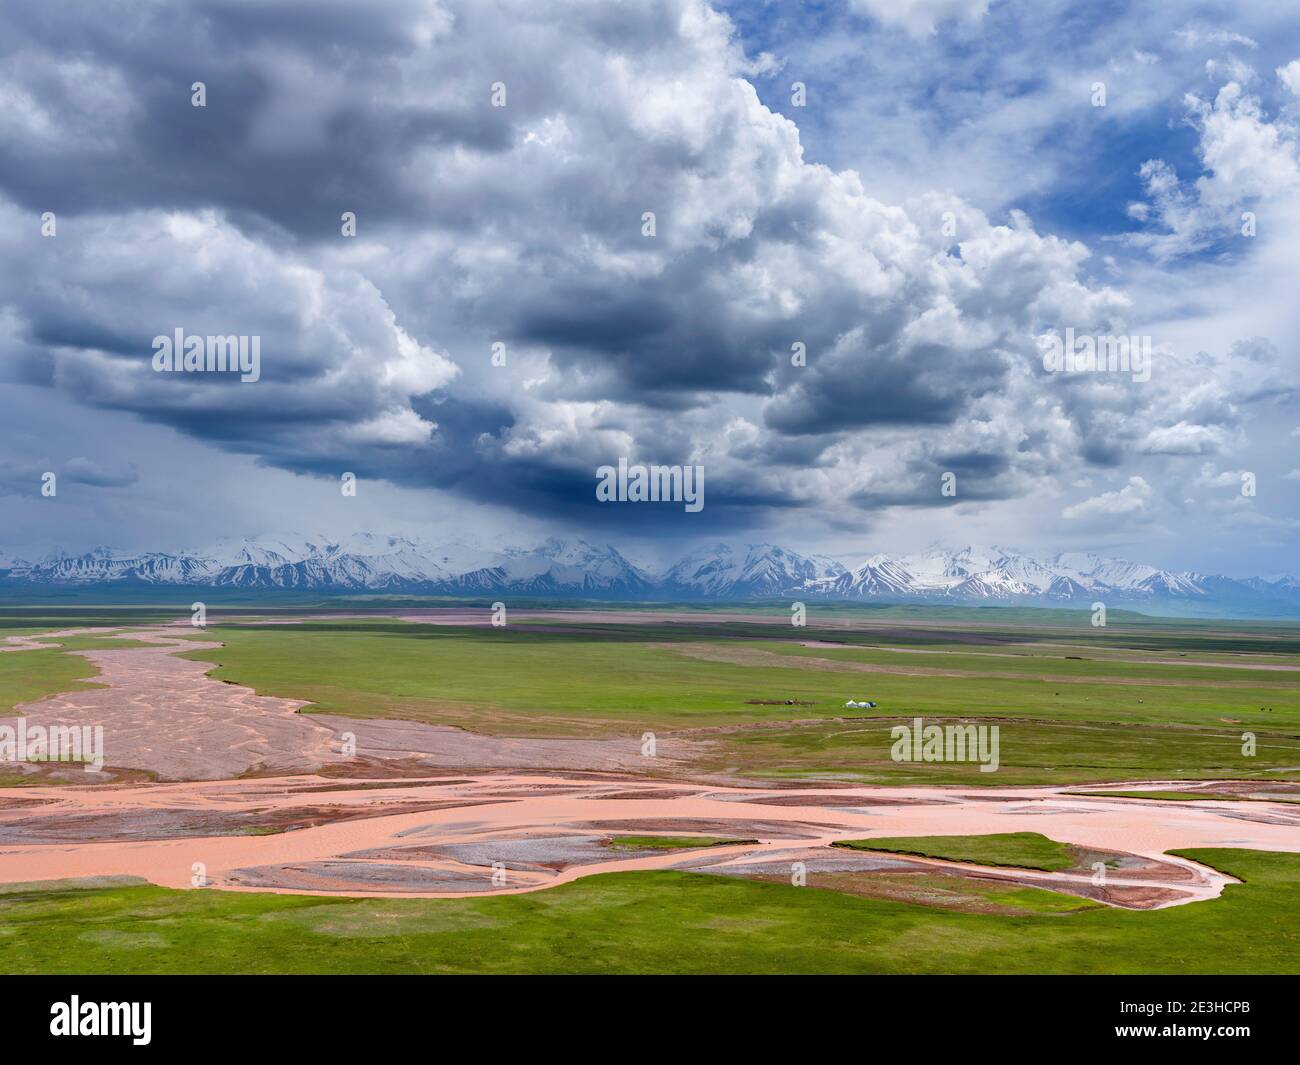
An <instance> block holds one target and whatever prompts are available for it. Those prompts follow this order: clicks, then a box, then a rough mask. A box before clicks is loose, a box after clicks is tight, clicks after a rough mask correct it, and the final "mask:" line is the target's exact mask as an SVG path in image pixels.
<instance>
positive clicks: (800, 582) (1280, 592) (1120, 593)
mask: <svg viewBox="0 0 1300 1065" xmlns="http://www.w3.org/2000/svg"><path fill="white" fill-rule="evenodd" d="M100 584H114V585H117V586H125V585H137V586H149V585H176V586H185V587H212V588H228V589H248V590H250V591H259V590H260V591H266V592H274V591H277V590H290V591H319V592H326V593H328V592H354V593H355V592H364V591H374V592H406V593H421V594H430V595H460V596H484V595H497V594H506V593H511V594H516V595H537V596H553V597H565V596H568V597H575V598H589V599H611V600H612V599H622V600H661V601H662V600H678V601H680V600H744V599H772V598H789V597H800V598H805V599H814V600H841V601H850V602H851V601H860V600H875V601H880V602H918V603H956V604H961V603H987V604H1004V605H1027V606H1031V605H1054V606H1075V607H1086V606H1088V605H1090V604H1091V603H1092V602H1094V601H1097V600H1100V601H1103V602H1105V603H1106V604H1107V605H1108V606H1131V607H1134V608H1136V609H1147V610H1149V611H1151V612H1155V613H1175V614H1199V615H1217V616H1224V617H1230V616H1269V617H1285V616H1292V615H1300V579H1297V578H1296V577H1294V576H1288V577H1281V578H1275V579H1265V578H1261V577H1251V578H1244V579H1238V578H1231V577H1222V576H1214V575H1210V574H1202V573H1175V572H1171V571H1168V570H1162V569H1157V568H1156V567H1154V566H1148V565H1143V564H1141V563H1136V562H1127V561H1124V560H1122V559H1116V558H1102V557H1099V556H1097V555H1092V554H1077V553H1065V554H1058V555H1055V556H1052V557H1050V558H1038V557H1034V556H1032V555H1028V554H1024V553H1022V552H1017V551H1010V550H1005V549H1002V548H997V547H989V548H977V547H965V548H962V549H960V550H948V549H944V548H939V547H934V548H931V549H929V550H927V551H923V552H920V553H917V554H910V555H882V554H876V555H872V556H871V557H869V558H867V559H866V560H865V561H864V562H862V563H861V564H860V565H857V566H855V567H852V568H850V567H849V566H845V565H844V564H843V563H841V562H838V561H836V560H835V559H833V558H828V557H826V556H823V555H802V554H799V553H797V552H795V551H792V550H790V549H789V548H785V547H778V546H775V545H773V544H749V545H744V546H733V545H729V544H725V543H719V544H712V545H709V546H707V547H702V548H698V549H696V550H694V551H691V552H690V553H688V554H687V555H685V556H684V557H683V558H681V559H679V560H678V561H677V562H675V563H674V564H673V565H671V566H669V567H668V568H667V569H666V570H664V571H663V572H662V573H652V572H650V571H648V570H646V569H643V568H641V567H639V566H637V565H635V564H633V563H632V562H630V561H629V560H628V559H627V558H625V557H624V556H623V555H622V554H620V553H619V552H618V551H617V550H616V549H615V548H613V547H609V546H605V547H596V546H593V545H591V544H589V543H587V542H586V541H583V540H578V539H570V540H561V539H550V540H547V541H546V542H545V543H544V544H542V545H540V546H539V547H534V548H521V547H504V548H492V547H486V546H482V545H467V544H463V543H442V544H431V543H423V542H420V541H417V540H413V539H409V538H405V537H400V536H377V535H375V534H373V533H361V534H358V535H357V536H354V537H351V538H349V539H347V540H344V541H341V542H340V541H333V540H330V539H329V538H327V537H322V536H314V537H313V536H276V537H262V538H258V539H239V540H219V541H217V542H216V543H215V544H212V545H210V546H209V547H206V548H203V549H199V550H195V551H181V552H177V553H165V552H145V553H121V552H114V551H111V550H109V549H108V548H98V549H96V550H94V551H90V552H88V553H86V554H83V555H64V554H54V555H50V556H47V557H46V558H43V559H41V560H39V561H35V562H31V561H25V560H21V559H16V558H12V557H9V556H7V555H0V593H4V592H8V593H10V594H22V592H24V591H26V592H32V591H34V590H37V589H39V588H41V587H45V586H62V587H77V586H91V585H100Z"/></svg>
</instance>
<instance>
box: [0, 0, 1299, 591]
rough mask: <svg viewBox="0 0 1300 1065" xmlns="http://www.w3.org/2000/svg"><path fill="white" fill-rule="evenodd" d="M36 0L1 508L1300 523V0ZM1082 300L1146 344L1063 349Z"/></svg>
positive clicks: (1131, 550)
mask: <svg viewBox="0 0 1300 1065" xmlns="http://www.w3.org/2000/svg"><path fill="white" fill-rule="evenodd" d="M1288 8H1289V10H1288ZM0 22H2V23H3V30H4V32H3V33H0V445H2V446H0V556H6V555H9V556H16V557H25V558H35V557H42V556H44V555H47V554H49V553H51V552H54V551H60V550H61V551H73V552H75V551H83V550H87V549H89V548H91V547H94V546H98V545H108V546H112V547H115V548H117V549H123V550H177V549H182V548H192V547H198V546H200V545H202V544H205V543H208V542H211V541H213V540H215V539H217V538H218V537H226V536H233V537H240V536H258V535H264V534H270V533H281V532H286V531H299V532H307V531H311V532H318V531H319V532H323V533H325V534H326V535H331V536H336V537H339V538H343V537H345V536H347V535H349V534H351V533H353V532H357V531H363V530H366V531H372V532H380V533H396V534H399V535H410V536H418V537H421V538H424V539H430V540H437V539H438V538H439V537H455V538H456V539H458V540H461V541H466V540H470V541H481V542H485V543H486V542H514V543H531V542H536V541H538V540H540V539H542V538H544V537H546V536H550V535H576V536H580V537H583V538H585V539H587V540H590V541H592V542H594V543H606V542H609V543H614V544H616V545H618V546H619V547H620V549H623V550H625V551H627V553H629V555H630V556H633V557H637V558H640V559H645V560H649V561H654V560H666V559H671V558H672V557H675V556H676V555H679V554H681V553H682V552H683V551H684V550H686V548H687V547H689V546H692V545H694V544H697V543H700V542H705V541H709V540H718V539H727V540H737V541H742V542H743V541H750V542H775V543H781V544H785V545H787V546H789V547H792V548H794V549H796V550H801V551H805V552H813V551H817V552H821V553H825V554H830V555H833V556H835V557H838V558H841V559H843V560H845V561H849V562H855V561H860V560H861V559H863V558H865V557H867V556H868V555H871V554H874V553H876V552H881V551H883V552H899V551H906V550H910V549H915V548H917V547H918V546H924V545H927V544H931V543H938V544H946V545H949V546H961V545H964V544H970V543H975V544H1001V545H1004V546H1010V547H1016V548H1020V549H1023V550H1027V551H1033V552H1038V553H1055V552H1058V551H1077V550H1089V551H1097V552H1098V553H1102V554H1113V555H1119V556H1122V557H1127V558H1132V559H1135V560H1139V561H1143V562H1149V563H1152V564H1155V565H1161V566H1165V567H1168V568H1173V569H1192V570H1198V571H1202V572H1217V573H1226V574H1229V575H1233V576H1247V575H1255V574H1264V575H1276V574H1281V573H1288V572H1290V573H1294V572H1297V571H1300V565H1297V563H1296V561H1295V558H1296V548H1297V545H1298V544H1300V396H1298V391H1297V390H1298V389H1300V352H1298V349H1297V341H1296V337H1297V336H1298V335H1300V300H1297V298H1296V293H1297V272H1298V271H1297V265H1298V264H1300V252H1298V251H1297V249H1300V8H1296V7H1295V6H1294V5H1285V4H1277V3H1274V2H1257V0H1231V2H1223V3H1220V2H1188V3H1180V4H1176V5H1171V4H1156V3H1123V2H1116V0H1110V2H1101V3H1091V4H1087V5H1078V4H1068V3H1064V2H1056V0H820V2H816V3H794V2H784V0H772V2H762V0H743V2H742V0H735V2H730V0H714V2H713V3H712V4H710V3H706V2H704V0H625V2H622V3H619V4H617V5H614V4H609V3H607V2H605V0H368V2H366V3H359V2H352V3H340V2H332V0H310V2H308V0H165V2H164V0H138V2H129V3H128V2H112V0H82V2H79V3H78V2H70V0H11V2H10V3H8V4H6V5H5V10H4V12H3V14H0ZM650 216H652V224H651V221H650ZM178 329H180V330H182V331H183V335H184V336H198V337H205V336H244V337H249V338H253V337H256V338H258V343H259V345H260V347H259V352H260V363H259V366H258V372H257V375H256V376H257V380H248V381H242V380H240V378H239V375H237V374H232V373H230V372H228V371H219V370H217V371H212V372H185V371H183V370H178V371H175V372H172V371H169V370H167V369H165V368H164V369H161V370H160V369H159V368H158V367H157V359H156V358H155V353H156V351H157V350H158V349H157V346H156V344H155V338H157V337H160V336H162V337H171V336H173V335H174V333H175V331H176V330H178ZM1067 331H1068V332H1067ZM1067 336H1068V337H1072V338H1075V342H1076V343H1078V338H1084V341H1083V342H1084V343H1094V344H1095V343H1107V344H1108V343H1111V338H1116V337H1124V338H1133V339H1132V345H1133V348H1134V350H1136V351H1149V353H1150V355H1149V362H1148V363H1147V364H1145V368H1144V370H1143V368H1141V367H1139V366H1138V364H1137V363H1134V364H1132V365H1129V366H1127V368H1126V367H1125V366H1123V365H1121V366H1119V367H1116V368H1115V369H1110V368H1106V369H1104V370H1087V369H1077V368H1076V369H1073V370H1071V369H1070V368H1069V367H1068V366H1062V365H1060V364H1059V360H1058V362H1057V363H1052V361H1051V359H1050V358H1045V355H1044V353H1045V352H1051V351H1052V350H1054V349H1053V348H1052V344H1053V341H1054V340H1055V341H1057V342H1058V346H1057V349H1055V350H1060V344H1063V343H1064V340H1065V338H1067ZM620 459H624V460H626V461H627V462H628V463H629V464H631V465H634V466H635V465H637V464H644V465H650V464H659V465H668V466H682V467H687V466H694V467H700V468H702V469H703V471H704V483H705V494H704V505H703V507H702V508H699V509H697V510H688V509H686V508H685V507H683V506H682V505H680V504H673V503H663V502H660V503H639V502H634V501H624V502H619V501H608V502H602V501H601V500H600V499H598V498H597V492H596V490H595V489H596V485H597V483H598V479H599V478H598V473H597V471H598V470H599V469H600V468H601V467H602V466H606V465H615V466H616V465H617V464H618V462H619V460H620ZM49 473H53V474H54V475H55V482H54V483H55V485H56V491H55V493H54V494H53V495H50V494H47V493H43V491H42V488H43V485H44V484H46V482H47V478H46V476H45V475H46V474H49ZM345 473H351V474H353V475H354V476H355V478H356V492H355V494H354V495H345V494H344V493H343V491H342V490H341V482H342V478H343V475H344V474H345Z"/></svg>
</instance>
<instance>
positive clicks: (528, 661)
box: [189, 620, 1300, 785]
mask: <svg viewBox="0 0 1300 1065" xmlns="http://www.w3.org/2000/svg"><path fill="white" fill-rule="evenodd" d="M1095 631H1096V630H1091V629H1088V628H1086V627H1082V626H1081V627H1079V628H1077V629H1075V630H1071V631H1070V633H1069V636H1070V638H1071V639H1073V640H1075V641H1077V643H1078V645H1079V646H1080V647H1081V648H1082V649H1083V650H1084V653H1087V649H1088V648H1089V647H1090V646H1092V643H1090V641H1095V640H1097V639H1101V640H1104V641H1105V642H1106V645H1107V646H1108V647H1114V640H1115V634H1114V633H1110V632H1107V633H1104V634H1103V636H1102V637H1095V636H1094V635H1093V633H1094V632H1095ZM208 635H209V636H210V637H212V638H215V639H218V640H221V641H222V642H223V643H224V644H225V646H224V647H222V648H218V649H213V650H203V651H196V652H193V653H192V654H191V655H189V657H191V658H194V659H197V660H200V661H205V662H213V663H215V664H216V668H215V669H214V670H213V671H212V675H213V676H214V677H216V678H218V679H220V680H225V681H230V682H233V683H237V684H246V685H249V686H251V687H253V688H255V689H257V690H258V691H259V692H262V693H264V694H268V695H277V696H284V697H293V698H303V699H308V700H310V701H311V703H312V704H313V705H312V706H311V707H310V708H309V711H310V712H322V713H324V712H327V713H335V714H344V715H351V716H358V717H395V718H404V719H410V720H418V721H428V722H433V723H439V724H450V725H456V726H459V727H463V728H468V729H473V730H476V731H481V732H489V733H496V734H503V735H559V734H567V735H604V736H609V735H629V734H633V735H637V736H639V735H640V734H641V732H642V731H643V730H646V729H649V730H652V731H656V732H662V733H670V732H674V731H680V730H690V729H697V728H718V727H722V728H723V729H724V730H726V731H723V732H721V733H713V734H710V735H709V736H708V738H709V740H710V741H711V744H712V746H711V748H710V754H709V756H708V758H709V763H708V764H707V765H706V766H704V768H707V769H709V770H712V771H719V772H722V771H727V770H737V771H741V772H743V773H745V774H747V775H751V776H772V777H778V778H784V777H788V778H825V779H844V780H854V781H862V782H869V783H899V784H912V783H944V782H960V783H965V784H975V785H994V784H997V785H1005V784H1056V783H1099V782H1106V781H1112V780H1132V779H1142V778H1150V777H1153V776H1154V777H1160V778H1168V779H1194V778H1208V777H1233V778H1251V777H1262V778H1263V779H1271V780H1287V779H1296V778H1300V771H1297V770H1296V768H1295V767H1300V674H1292V673H1289V672H1286V671H1280V670H1273V669H1252V668H1233V669H1228V668H1215V667H1213V666H1211V665H1198V664H1196V663H1197V661H1198V658H1197V656H1199V655H1202V654H1204V655H1222V654H1223V653H1224V648H1225V646H1227V645H1232V644H1234V642H1235V641H1236V640H1237V639H1238V638H1239V636H1238V634H1228V635H1225V636H1223V637H1213V638H1212V637H1210V636H1204V635H1202V636H1199V637H1196V639H1199V640H1200V641H1201V642H1202V643H1204V644H1206V645H1207V646H1206V648H1205V650H1204V651H1203V652H1188V658H1189V660H1190V661H1191V664H1189V665H1184V664H1183V661H1184V660H1183V659H1182V658H1179V659H1178V663H1179V664H1177V665H1170V666H1162V665H1158V664H1137V663H1130V662H1124V661H1114V660H1111V659H1096V660H1088V659H1082V660H1074V659H1070V660H1067V659H1065V658H1064V656H1063V654H1062V651H1061V648H1060V646H1059V642H1060V640H1061V638H1062V633H1061V631H1060V630H1059V629H1056V630H1052V631H1051V632H1050V633H1049V634H1048V635H1039V634H1037V633H1035V632H1033V631H1030V630H1025V629H1020V630H1011V629H1006V628H1003V629H999V630H994V631H990V632H987V633H986V632H983V631H982V630H981V631H979V632H977V633H975V634H974V636H973V635H972V633H971V632H970V631H967V630H963V631H962V632H961V633H958V634H956V635H958V636H960V637H961V638H962V639H964V640H967V641H969V640H970V639H972V638H979V639H986V640H991V641H992V640H996V641H1008V640H1011V639H1013V638H1014V640H1015V641H1016V642H1015V644H1014V647H1015V648H1016V650H1017V652H1018V653H1019V654H1022V655H1023V656H1024V657H1023V658H1019V657H1018V658H1004V657H993V656H992V655H984V656H982V657H981V656H979V655H976V654H972V653H969V652H970V651H971V650H972V648H971V647H970V646H969V645H968V644H956V643H954V633H953V632H944V631H940V630H935V631H934V632H932V633H929V634H918V633H916V632H915V631H913V630H906V631H903V632H894V633H892V634H891V633H889V632H881V631H873V632H871V633H864V632H862V631H860V630H855V631H853V632H845V631H844V630H842V629H837V630H830V629H825V630H818V629H815V628H808V629H803V630H799V633H798V636H797V638H792V637H791V636H790V635H789V634H788V630H784V629H781V628H776V627H773V626H766V625H754V624H738V623H725V624H718V623H712V624H697V623H683V622H678V623H674V624H662V625H645V624H638V625H632V624H628V625H619V624H601V625H591V624H584V625H563V624H547V625H545V626H543V625H540V624H533V625H526V624H525V625H518V626H512V627H510V628H506V629H490V628H482V627H477V628H475V627H454V626H440V625H423V624H410V623H404V622H397V621H391V620H347V621H344V620H339V621H310V622H305V623H303V624H300V625H286V626H276V627H275V628H274V629H270V628H267V627H261V626H255V625H239V624H229V625H220V626H217V627H215V628H212V629H210V630H209V633H208ZM846 637H848V638H857V639H870V640H872V641H873V642H874V643H879V642H880V641H881V640H882V639H894V640H897V641H899V646H903V645H904V643H912V644H915V642H916V641H917V640H918V639H928V638H932V639H934V640H935V641H937V644H938V645H939V646H948V645H951V646H952V647H953V649H954V651H955V652H957V653H952V654H904V653H890V652H888V651H868V650H861V651H857V650H854V651H851V652H849V654H848V655H843V654H842V655H841V656H840V657H839V658H833V657H829V655H831V654H834V653H835V652H828V651H826V650H824V649H821V648H806V647H802V646H801V642H802V641H805V640H830V639H838V640H844V639H845V638H846ZM1132 639H1133V640H1134V641H1138V640H1142V641H1146V642H1150V640H1151V634H1150V633H1145V632H1144V633H1142V634H1139V635H1135V636H1134V637H1132ZM1251 639H1252V641H1254V642H1256V643H1262V644H1266V645H1268V646H1269V647H1270V648H1271V650H1272V653H1271V654H1270V656H1269V657H1270V658H1274V657H1279V656H1280V657H1282V658H1283V659H1284V660H1285V661H1290V662H1300V638H1298V637H1296V636H1295V635H1294V634H1292V635H1289V636H1288V635H1285V634H1282V635H1274V636H1271V637H1269V638H1268V639H1267V640H1264V639H1262V638H1258V637H1252V638H1251ZM1044 644H1047V646H1044ZM992 646H993V647H994V648H995V649H996V648H997V647H1001V646H1005V643H997V644H993V645H992ZM974 649H975V650H988V649H989V646H987V645H986V646H981V647H977V648H974ZM1279 649H1280V651H1279ZM1148 651H1149V649H1148ZM1292 652H1296V657H1294V658H1291V657H1290V655H1291V654H1292ZM1254 653H1262V652H1254ZM809 656H811V657H809ZM918 659H919V660H923V661H924V662H925V663H926V668H930V667H929V662H930V660H931V659H937V660H941V662H942V664H941V666H940V667H939V668H941V669H942V670H943V672H942V673H941V674H938V675H931V674H925V673H922V674H920V675H910V674H905V673H898V672H871V673H864V672H860V671H858V670H859V667H860V666H861V665H862V664H863V663H864V662H867V661H869V664H870V665H872V666H873V667H880V668H882V669H891V668H895V669H904V670H906V669H912V668H915V666H916V662H915V660H918ZM1242 661H1243V664H1246V665H1249V656H1248V655H1243V656H1242ZM1007 663H1011V664H1012V666H1013V667H1016V668H1008V667H1007ZM958 667H960V668H958ZM1017 670H1018V671H1017ZM954 673H955V674H956V675H949V674H954ZM1044 678H1047V679H1044ZM850 698H853V699H871V700H874V701H876V702H877V703H878V706H877V708H876V709H875V710H871V711H864V710H846V709H844V702H845V701H846V700H847V699H850ZM787 700H791V701H793V702H794V703H795V704H797V705H793V706H791V705H786V701H787ZM914 717H922V718H924V719H925V720H926V721H927V722H944V721H951V720H958V719H960V720H971V721H983V722H987V723H996V724H998V725H999V727H1000V730H1001V740H1000V760H1001V768H1000V769H999V771H998V772H996V773H980V772H979V771H978V767H977V766H976V765H974V764H972V763H923V762H918V763H896V762H893V761H892V760H891V759H890V757H889V751H890V745H891V735H890V730H891V729H892V728H893V727H895V726H896V725H898V724H900V723H906V722H910V721H911V720H912V719H913V718H914ZM795 722H797V723H795ZM760 723H761V724H763V725H764V726H765V727H763V728H751V727H747V726H753V725H756V724H760ZM783 723H788V724H783ZM1247 731H1249V732H1251V733H1253V734H1254V736H1255V737H1256V744H1257V749H1256V753H1255V755H1253V756H1249V757H1248V756H1245V755H1243V753H1242V735H1243V733H1244V732H1247ZM688 734H689V733H688Z"/></svg>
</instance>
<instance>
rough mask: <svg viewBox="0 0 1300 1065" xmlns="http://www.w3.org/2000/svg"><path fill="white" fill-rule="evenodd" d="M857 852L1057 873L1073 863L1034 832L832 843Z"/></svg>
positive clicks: (1063, 849) (1061, 848) (1053, 842)
mask: <svg viewBox="0 0 1300 1065" xmlns="http://www.w3.org/2000/svg"><path fill="white" fill-rule="evenodd" d="M831 846H832V847H846V848H849V849H850V850H859V851H889V852H891V853H893V854H914V855H917V856H919V857H922V858H942V859H944V860H945V861H950V862H970V863H971V864H973V865H1009V866H1014V867H1016V868H1017V869H1042V870H1044V871H1046V872H1049V873H1056V872H1060V871H1061V870H1062V869H1069V868H1070V867H1071V866H1073V865H1075V864H1076V863H1075V859H1074V857H1073V855H1071V853H1070V851H1069V850H1068V849H1067V848H1066V847H1065V845H1064V844H1062V843H1058V842H1057V841H1056V840H1054V839H1048V838H1047V837H1046V836H1043V835H1039V834H1038V833H1037V832H1006V833H992V834H990V835H986V836H894V837H890V838H886V839H846V840H841V841H840V842H838V843H832V844H831Z"/></svg>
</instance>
